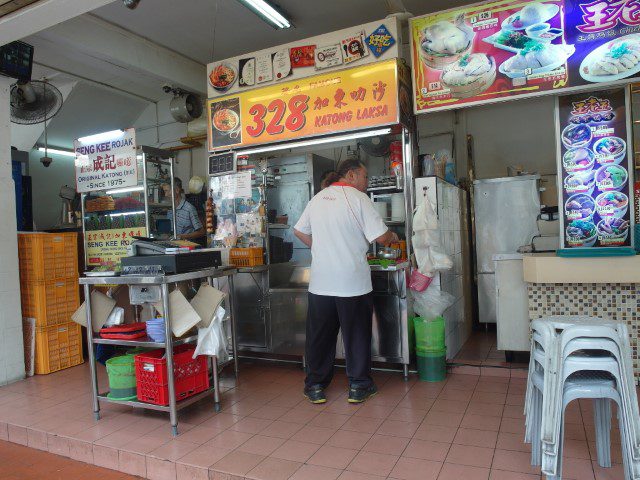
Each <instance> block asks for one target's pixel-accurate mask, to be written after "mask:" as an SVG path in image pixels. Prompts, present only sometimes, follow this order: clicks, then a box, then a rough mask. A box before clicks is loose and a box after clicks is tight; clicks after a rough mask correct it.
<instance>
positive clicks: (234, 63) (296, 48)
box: [207, 17, 399, 98]
mask: <svg viewBox="0 0 640 480" xmlns="http://www.w3.org/2000/svg"><path fill="white" fill-rule="evenodd" d="M397 57H399V42H398V21H397V19H396V18H393V17H392V18H385V19H383V20H378V21H375V22H370V23H367V24H364V25H358V26H356V27H351V28H345V29H343V30H338V31H336V32H330V33H326V34H324V35H318V36H315V37H311V38H306V39H303V40H299V41H297V42H292V43H288V44H285V45H279V46H277V47H273V48H267V49H264V50H260V51H257V52H251V53H247V54H245V55H239V56H237V57H232V58H228V59H225V60H221V61H218V62H213V63H210V64H209V65H207V86H208V97H209V98H214V97H221V96H224V95H229V94H231V93H236V92H243V91H247V90H251V89H255V88H262V87H266V86H269V85H274V84H281V83H283V82H287V81H290V80H299V79H302V78H306V77H310V76H313V75H316V74H318V73H320V72H323V73H324V72H329V71H336V70H340V69H344V68H345V67H352V66H356V65H364V64H368V63H374V62H377V61H380V60H387V59H391V58H397Z"/></svg>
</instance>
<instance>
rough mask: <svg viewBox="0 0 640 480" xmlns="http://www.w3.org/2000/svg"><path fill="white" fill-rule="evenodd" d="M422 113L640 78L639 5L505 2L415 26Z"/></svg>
mask: <svg viewBox="0 0 640 480" xmlns="http://www.w3.org/2000/svg"><path fill="white" fill-rule="evenodd" d="M410 28H411V42H412V45H411V51H412V58H413V65H414V71H413V87H414V92H413V93H414V110H415V112H416V113H421V112H426V111H434V110H442V109H448V108H457V107H459V106H462V105H475V104H481V103H487V102H491V101H498V100H504V99H507V98H511V97H518V96H527V95H536V94H538V95H539V94H543V93H551V92H557V91H561V90H565V89H568V88H572V87H579V86H584V85H592V84H598V83H611V82H618V83H622V82H628V81H630V80H631V79H632V78H633V77H637V76H638V73H639V72H640V33H637V32H639V31H640V5H638V4H637V0H602V1H593V0H545V1H531V0H503V1H497V2H496V1H494V2H484V3H480V4H475V5H472V6H467V7H462V8H457V9H451V10H447V11H445V12H440V13H435V14H429V15H424V16H422V17H416V18H413V19H411V20H410Z"/></svg>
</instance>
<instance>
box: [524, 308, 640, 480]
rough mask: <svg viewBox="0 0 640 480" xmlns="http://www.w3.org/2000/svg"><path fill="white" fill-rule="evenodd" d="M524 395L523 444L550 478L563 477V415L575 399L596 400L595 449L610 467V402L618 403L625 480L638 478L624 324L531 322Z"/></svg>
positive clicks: (563, 319) (639, 454)
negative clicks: (528, 446) (527, 370)
mask: <svg viewBox="0 0 640 480" xmlns="http://www.w3.org/2000/svg"><path fill="white" fill-rule="evenodd" d="M531 330H532V340H531V360H530V362H529V380H528V383H527V392H526V397H525V415H526V433H525V441H527V442H529V443H531V444H532V445H531V464H532V465H542V473H544V474H546V475H547V479H548V480H560V479H561V478H562V444H563V437H564V411H565V408H566V406H567V405H568V404H569V403H570V402H571V401H573V400H577V399H580V398H583V399H593V400H594V425H595V430H596V451H597V454H598V464H599V465H600V466H601V467H605V468H606V467H610V466H611V437H610V434H611V401H614V402H615V403H616V404H617V407H618V408H617V413H618V423H619V429H620V435H621V444H622V452H623V462H624V471H625V478H626V479H627V480H640V414H639V410H638V398H637V396H636V391H635V381H634V376H633V367H632V360H631V346H630V344H629V334H628V330H627V327H626V325H625V324H623V323H616V322H612V321H608V320H603V319H600V318H595V317H583V316H553V317H546V318H541V319H537V320H534V321H533V322H532V323H531Z"/></svg>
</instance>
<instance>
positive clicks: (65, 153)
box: [38, 147, 76, 157]
mask: <svg viewBox="0 0 640 480" xmlns="http://www.w3.org/2000/svg"><path fill="white" fill-rule="evenodd" d="M38 151H39V152H44V151H45V148H44V147H38ZM46 152H47V154H49V153H53V154H54V155H62V156H63V157H75V156H76V154H75V152H72V151H70V150H58V149H57V148H47V149H46Z"/></svg>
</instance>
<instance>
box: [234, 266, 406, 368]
mask: <svg viewBox="0 0 640 480" xmlns="http://www.w3.org/2000/svg"><path fill="white" fill-rule="evenodd" d="M408 269H409V263H408V262H404V263H401V264H397V265H390V266H389V267H387V268H384V267H382V266H381V265H372V266H371V275H372V283H373V295H374V318H373V337H372V338H373V339H372V342H373V344H372V359H373V360H374V361H377V362H388V363H401V364H403V365H405V372H406V373H408V364H409V361H410V353H409V333H408V308H407V281H406V278H407V272H408ZM309 271H310V267H308V266H301V265H297V264H295V263H293V262H289V263H278V264H273V265H269V266H262V267H261V268H259V269H258V268H252V269H243V268H240V269H239V270H238V273H237V275H236V277H235V282H234V287H235V291H234V293H235V297H236V303H237V305H238V315H237V318H238V346H239V349H240V350H242V351H244V352H245V354H249V355H250V354H251V353H250V352H260V353H261V354H264V353H267V354H274V355H294V356H300V357H302V356H303V355H304V348H305V337H306V335H305V331H306V320H307V308H308V303H307V298H308V288H309ZM336 356H337V358H339V359H342V358H344V349H343V346H342V338H341V337H339V338H338V342H337V348H336Z"/></svg>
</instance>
